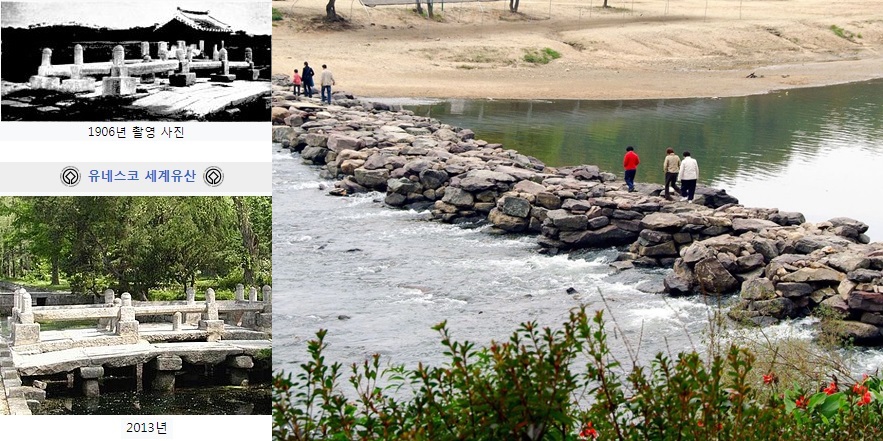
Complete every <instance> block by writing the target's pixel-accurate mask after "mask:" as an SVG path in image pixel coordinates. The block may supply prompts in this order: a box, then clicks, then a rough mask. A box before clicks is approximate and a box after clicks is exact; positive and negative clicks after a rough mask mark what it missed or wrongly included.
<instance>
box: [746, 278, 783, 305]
mask: <svg viewBox="0 0 883 441" xmlns="http://www.w3.org/2000/svg"><path fill="white" fill-rule="evenodd" d="M740 296H741V297H742V298H743V299H745V300H772V299H774V298H776V288H775V287H774V286H773V282H771V281H770V280H769V279H767V278H761V279H754V280H746V281H745V282H742V292H741V293H740Z"/></svg>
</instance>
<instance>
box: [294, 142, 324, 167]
mask: <svg viewBox="0 0 883 441" xmlns="http://www.w3.org/2000/svg"><path fill="white" fill-rule="evenodd" d="M328 151H329V150H328V149H326V148H325V147H317V146H309V147H307V148H305V149H304V151H302V152H301V154H300V157H301V159H303V160H304V161H311V162H312V163H313V164H317V165H321V164H324V163H325V156H326V155H328Z"/></svg>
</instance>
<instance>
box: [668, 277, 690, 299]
mask: <svg viewBox="0 0 883 441" xmlns="http://www.w3.org/2000/svg"><path fill="white" fill-rule="evenodd" d="M662 285H663V286H664V287H665V292H667V293H669V294H671V295H673V296H676V295H687V294H690V293H692V286H691V284H690V280H688V279H686V278H684V277H682V276H680V275H678V274H675V273H670V274H668V275H667V276H665V278H664V279H662Z"/></svg>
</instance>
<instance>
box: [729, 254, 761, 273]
mask: <svg viewBox="0 0 883 441" xmlns="http://www.w3.org/2000/svg"><path fill="white" fill-rule="evenodd" d="M763 263H764V261H763V255H761V254H759V253H754V254H749V255H747V256H740V257H738V258H737V259H736V265H738V266H739V271H740V272H745V271H751V270H753V269H755V268H760V267H762V266H763Z"/></svg>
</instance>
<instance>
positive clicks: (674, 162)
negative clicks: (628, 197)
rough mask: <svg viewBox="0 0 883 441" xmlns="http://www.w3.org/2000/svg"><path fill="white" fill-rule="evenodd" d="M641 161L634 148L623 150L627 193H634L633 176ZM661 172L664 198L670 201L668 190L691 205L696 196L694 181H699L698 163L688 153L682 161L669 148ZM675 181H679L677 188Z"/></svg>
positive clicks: (687, 152) (629, 147) (685, 153)
mask: <svg viewBox="0 0 883 441" xmlns="http://www.w3.org/2000/svg"><path fill="white" fill-rule="evenodd" d="M640 163H641V159H640V158H639V157H638V154H637V153H635V148H634V147H632V146H628V147H626V148H625V157H624V158H623V159H622V167H623V168H624V169H625V184H626V185H627V186H628V188H629V193H631V192H634V191H635V174H637V172H638V164H640ZM662 171H663V172H664V173H665V198H666V199H668V200H672V198H671V193H670V192H669V188H672V189H674V191H676V192H678V193H680V195H681V200H682V201H687V202H690V203H692V202H693V196H694V195H695V194H696V181H698V180H699V163H697V162H696V160H695V159H693V157H692V156H690V152H689V151H685V152H684V159H683V160H681V158H679V157H678V155H676V154H675V151H674V149H672V148H671V147H669V148H668V149H667V150H666V151H665V161H663V162H662ZM677 181H681V187H680V188H678V184H677Z"/></svg>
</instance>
